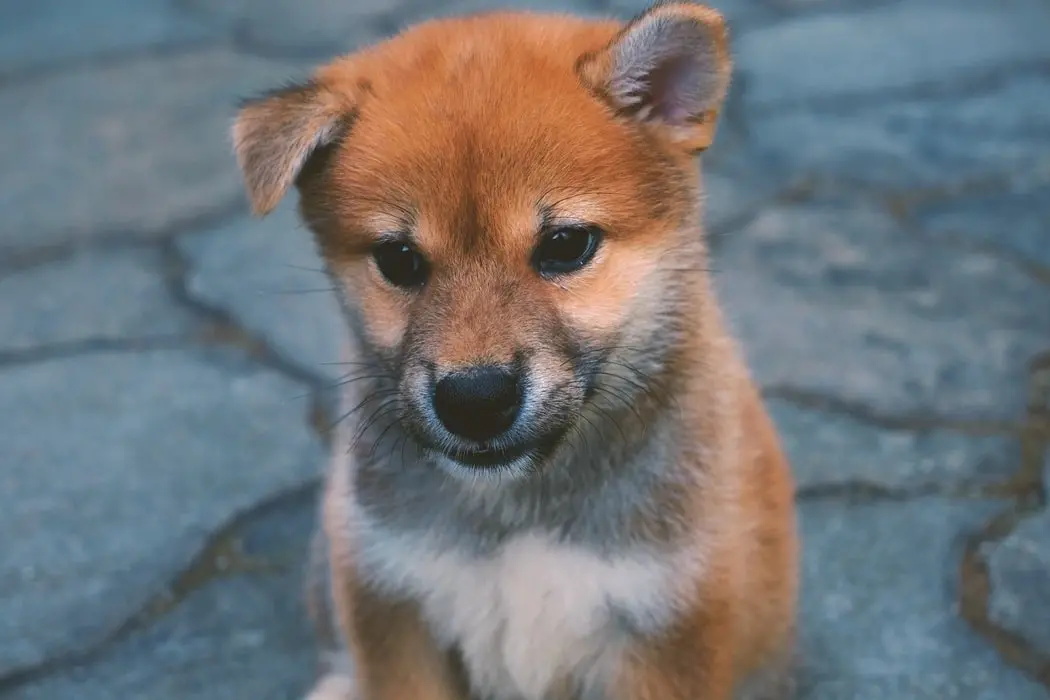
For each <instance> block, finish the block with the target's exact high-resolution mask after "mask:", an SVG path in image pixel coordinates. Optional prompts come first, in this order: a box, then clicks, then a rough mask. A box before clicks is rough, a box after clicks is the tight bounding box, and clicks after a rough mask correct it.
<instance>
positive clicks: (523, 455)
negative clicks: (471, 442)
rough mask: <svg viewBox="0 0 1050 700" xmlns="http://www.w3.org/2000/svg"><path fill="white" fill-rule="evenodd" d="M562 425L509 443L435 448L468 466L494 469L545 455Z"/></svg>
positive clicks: (557, 438) (555, 442)
mask: <svg viewBox="0 0 1050 700" xmlns="http://www.w3.org/2000/svg"><path fill="white" fill-rule="evenodd" d="M564 435H565V429H560V430H557V431H553V432H551V433H550V434H548V435H546V436H544V437H542V438H539V439H535V440H528V441H521V442H514V443H510V444H496V445H482V446H479V447H456V448H445V449H440V450H436V451H438V452H440V453H441V454H442V455H443V456H444V457H445V458H447V459H450V460H452V461H453V462H456V463H457V464H459V465H462V466H464V467H467V468H470V469H478V470H497V469H501V468H506V467H510V466H512V465H514V464H522V463H528V464H529V465H535V464H537V463H539V462H541V461H543V460H544V459H545V458H546V457H548V456H549V455H550V454H551V453H552V452H553V451H554V449H555V448H556V447H557V446H558V444H559V443H560V442H561V440H562V438H563V437H564Z"/></svg>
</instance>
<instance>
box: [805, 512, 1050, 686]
mask: <svg viewBox="0 0 1050 700" xmlns="http://www.w3.org/2000/svg"><path fill="white" fill-rule="evenodd" d="M998 508H999V506H997V505H995V504H990V503H979V502H972V501H971V502H955V503H953V502H948V501H943V500H939V499H920V500H913V501H907V502H902V503H893V502H882V503H872V504H866V505H857V504H852V505H851V504H845V503H842V502H833V501H830V502H829V501H822V502H808V503H803V504H802V507H801V528H802V537H803V547H804V554H803V581H802V591H803V593H802V607H801V620H802V626H801V638H802V653H803V658H804V668H805V673H804V675H803V688H804V692H803V693H801V694H800V697H801V698H802V700H846V699H849V700H890V699H893V700H896V699H897V698H900V699H901V700H903V699H904V698H907V699H908V700H943V699H944V698H960V699H962V698H965V699H966V700H1003V699H1005V698H1010V700H1036V699H1037V698H1038V699H1042V698H1045V697H1046V688H1044V687H1043V686H1041V685H1038V684H1037V683H1035V682H1034V681H1032V680H1030V679H1029V678H1027V677H1026V676H1024V675H1023V674H1022V673H1021V672H1019V671H1017V670H1015V669H1013V668H1011V667H1009V666H1007V665H1006V664H1005V663H1004V662H1003V661H1002V660H1001V659H1000V658H999V656H998V655H997V654H996V652H995V651H994V650H993V649H992V647H990V646H989V645H988V644H987V643H986V642H985V640H983V639H982V638H980V637H979V636H977V635H976V634H975V633H974V632H973V631H972V630H971V629H970V628H969V626H968V625H967V624H966V623H965V622H964V621H963V620H962V619H961V618H960V617H959V615H958V610H957V608H958V603H957V598H958V594H957V591H958V588H959V581H958V575H959V574H958V572H959V561H960V556H961V554H962V547H963V544H964V538H965V537H966V536H968V535H970V534H972V533H973V532H974V531H976V530H977V529H979V528H980V527H981V525H982V524H983V523H984V522H985V520H986V519H987V518H989V517H991V515H992V514H993V513H995V512H996V511H997V510H998Z"/></svg>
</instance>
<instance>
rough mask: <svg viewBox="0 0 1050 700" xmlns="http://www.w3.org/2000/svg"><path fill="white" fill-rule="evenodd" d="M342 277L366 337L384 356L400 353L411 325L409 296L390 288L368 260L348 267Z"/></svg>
mask: <svg viewBox="0 0 1050 700" xmlns="http://www.w3.org/2000/svg"><path fill="white" fill-rule="evenodd" d="M338 277H339V281H340V283H341V285H342V287H343V293H344V294H345V295H346V299H347V303H348V304H349V305H352V306H354V307H356V308H357V310H358V312H359V314H360V318H361V326H362V330H363V331H364V333H365V336H366V337H365V338H363V340H365V341H366V342H368V343H369V344H370V345H371V346H372V348H373V350H376V351H378V352H379V353H380V354H381V355H390V354H393V353H396V351H397V349H398V348H399V347H401V343H402V341H403V340H404V337H405V330H406V328H407V327H408V314H409V308H410V299H409V298H408V296H407V295H406V294H405V293H403V292H398V291H396V290H390V289H386V288H385V287H384V286H383V285H382V283H380V282H378V281H377V280H376V279H374V273H373V271H372V270H370V269H369V268H368V265H367V263H365V262H364V261H361V262H359V263H356V264H354V265H352V266H348V267H346V268H344V269H343V270H341V271H340V273H339V275H338Z"/></svg>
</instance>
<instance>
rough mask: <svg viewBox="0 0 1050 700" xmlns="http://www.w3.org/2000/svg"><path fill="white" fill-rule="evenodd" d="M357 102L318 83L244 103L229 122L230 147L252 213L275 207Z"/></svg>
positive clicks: (341, 126)
mask: <svg viewBox="0 0 1050 700" xmlns="http://www.w3.org/2000/svg"><path fill="white" fill-rule="evenodd" d="M354 110H355V102H354V100H353V99H352V98H351V97H349V96H346V95H337V94H335V93H333V92H332V91H330V90H328V89H326V88H325V87H323V86H322V85H320V84H318V83H316V82H307V83H303V84H300V85H292V86H289V87H285V88H281V89H279V90H274V91H272V92H270V93H267V94H265V95H263V96H261V97H258V98H255V99H251V100H248V101H246V102H245V103H243V104H242V105H241V109H240V111H239V113H238V114H237V118H236V120H235V121H234V124H233V145H234V151H235V152H236V154H237V163H238V165H239V166H240V169H241V174H242V175H243V177H244V183H245V187H246V188H247V191H248V199H249V200H250V201H251V206H252V213H254V214H255V215H256V216H265V215H266V214H269V213H270V212H271V211H272V210H273V209H274V207H276V206H277V204H278V202H280V201H281V198H282V197H284V195H285V193H286V192H287V191H288V188H289V187H291V186H292V184H293V183H294V182H295V180H296V178H297V177H298V176H299V173H300V172H301V171H302V170H303V166H305V165H306V163H307V161H308V160H309V158H310V156H311V155H313V154H314V153H315V152H316V151H317V150H318V149H320V148H323V147H324V146H328V145H331V144H332V143H334V142H335V141H336V139H338V138H339V136H340V134H341V133H342V132H343V131H344V129H345V128H346V127H347V126H348V125H349V123H350V121H351V120H352V118H353V116H354Z"/></svg>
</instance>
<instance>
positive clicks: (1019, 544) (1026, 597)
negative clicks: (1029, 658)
mask: <svg viewBox="0 0 1050 700" xmlns="http://www.w3.org/2000/svg"><path fill="white" fill-rule="evenodd" d="M1045 464H1046V468H1045V470H1044V473H1045V477H1044V482H1043V483H1044V484H1048V485H1050V452H1047V454H1046V460H1045ZM983 554H984V556H985V559H986V561H987V563H988V571H989V575H990V578H991V588H992V593H991V597H990V599H989V601H988V613H989V616H990V617H991V619H992V621H993V622H995V623H996V624H998V625H1000V626H1001V627H1004V628H1005V629H1008V630H1010V631H1012V632H1015V633H1017V634H1019V635H1021V636H1022V637H1024V638H1025V639H1026V640H1027V641H1028V642H1029V643H1030V644H1032V645H1034V646H1035V647H1036V648H1037V649H1039V651H1041V652H1042V653H1043V654H1045V655H1047V656H1050V507H1047V506H1046V505H1045V504H1044V506H1043V508H1042V509H1041V510H1039V511H1038V512H1036V513H1034V514H1032V515H1031V516H1030V517H1028V518H1026V519H1025V520H1022V521H1021V522H1020V524H1018V525H1017V527H1015V528H1014V530H1013V531H1012V532H1011V533H1010V534H1009V535H1008V536H1007V537H1006V538H1004V539H1002V540H1000V541H999V542H994V543H991V544H989V545H987V547H986V549H985V551H984V552H983Z"/></svg>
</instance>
